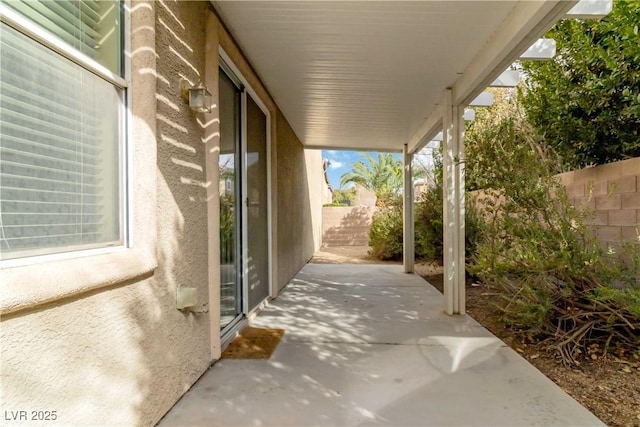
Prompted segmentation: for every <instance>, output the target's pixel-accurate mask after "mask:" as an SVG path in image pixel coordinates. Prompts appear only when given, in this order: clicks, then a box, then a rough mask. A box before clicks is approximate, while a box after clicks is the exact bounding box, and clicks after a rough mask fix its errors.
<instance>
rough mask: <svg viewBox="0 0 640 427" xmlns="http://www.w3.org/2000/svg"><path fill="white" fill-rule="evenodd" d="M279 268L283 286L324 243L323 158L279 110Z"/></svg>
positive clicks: (279, 280)
mask: <svg viewBox="0 0 640 427" xmlns="http://www.w3.org/2000/svg"><path fill="white" fill-rule="evenodd" d="M276 117H277V120H276V126H277V153H278V163H277V192H278V200H277V210H278V225H277V226H278V235H277V254H278V256H277V266H278V285H279V286H280V287H282V286H284V285H286V283H287V282H288V281H289V279H291V277H293V276H294V275H295V274H296V273H297V272H298V271H299V270H300V269H301V268H302V267H303V266H304V264H305V263H306V262H307V261H308V260H309V259H310V258H311V257H312V256H313V254H314V253H315V251H316V250H318V248H319V247H320V244H321V231H322V230H321V227H322V217H321V216H322V186H323V185H324V184H323V181H324V176H323V171H322V155H321V152H320V151H318V150H305V149H304V148H303V146H302V144H301V143H300V140H299V139H298V137H297V136H296V134H295V133H294V131H293V129H291V126H290V125H289V123H288V122H287V121H286V119H285V117H284V116H283V115H282V114H281V113H280V112H279V111H278V114H277V116H276Z"/></svg>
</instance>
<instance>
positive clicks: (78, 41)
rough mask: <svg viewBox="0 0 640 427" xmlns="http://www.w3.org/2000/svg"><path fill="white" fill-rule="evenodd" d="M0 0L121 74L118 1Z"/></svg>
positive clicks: (119, 9)
mask: <svg viewBox="0 0 640 427" xmlns="http://www.w3.org/2000/svg"><path fill="white" fill-rule="evenodd" d="M3 3H4V4H6V5H7V6H9V7H10V8H12V9H13V10H15V11H16V12H18V13H19V14H21V15H23V16H25V17H26V18H28V19H29V20H31V21H32V22H33V23H35V24H37V25H38V26H40V27H41V28H43V29H45V30H47V31H49V32H50V33H51V34H53V35H55V36H56V37H58V38H60V39H61V40H62V41H64V42H65V43H67V44H69V45H71V46H72V47H74V48H76V49H77V50H79V51H80V52H82V53H84V54H86V55H88V56H89V57H91V58H92V59H94V60H96V61H97V62H99V63H100V64H102V65H104V66H106V67H107V68H109V69H110V70H111V71H113V72H114V73H116V74H122V61H121V58H122V55H121V54H120V53H121V52H120V49H119V47H120V45H121V44H122V40H121V31H119V30H120V21H121V4H120V2H119V1H115V0H99V1H92V0H83V1H70V0H55V1H54V0H46V1H37V0H9V1H6V0H4V1H3Z"/></svg>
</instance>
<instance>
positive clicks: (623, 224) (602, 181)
mask: <svg viewBox="0 0 640 427" xmlns="http://www.w3.org/2000/svg"><path fill="white" fill-rule="evenodd" d="M558 177H559V178H560V180H561V181H562V182H563V183H564V185H565V186H566V187H567V193H568V195H569V198H570V200H571V202H572V203H573V204H574V206H587V207H588V208H589V209H590V210H591V211H593V212H594V216H593V218H591V219H590V224H591V226H592V227H593V229H594V231H595V233H596V235H597V236H598V240H599V241H600V243H601V244H602V245H603V246H608V247H611V248H613V249H618V248H619V246H620V242H622V241H635V242H636V243H637V242H638V241H639V240H638V239H639V237H638V233H640V228H639V227H640V157H638V158H634V159H629V160H623V161H621V162H616V163H610V164H607V165H602V166H596V167H591V168H586V169H581V170H577V171H573V172H567V173H563V174H561V175H558Z"/></svg>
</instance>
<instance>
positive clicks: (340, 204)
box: [322, 202, 349, 208]
mask: <svg viewBox="0 0 640 427" xmlns="http://www.w3.org/2000/svg"><path fill="white" fill-rule="evenodd" d="M344 206H349V205H347V204H345V203H339V202H333V203H325V204H324V205H322V207H323V208H328V207H344Z"/></svg>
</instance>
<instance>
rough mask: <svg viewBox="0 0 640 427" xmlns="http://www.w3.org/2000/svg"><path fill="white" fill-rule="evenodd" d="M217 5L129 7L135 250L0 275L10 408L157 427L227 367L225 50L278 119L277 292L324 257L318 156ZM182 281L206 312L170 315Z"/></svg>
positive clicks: (2, 393) (71, 420)
mask: <svg viewBox="0 0 640 427" xmlns="http://www.w3.org/2000/svg"><path fill="white" fill-rule="evenodd" d="M210 8H211V5H210V3H209V2H203V1H194V2H187V1H179V2H168V1H150V0H146V1H139V0H133V1H132V3H131V22H132V28H131V37H132V40H131V44H132V45H131V65H132V76H131V77H132V83H131V87H130V93H131V97H132V103H131V111H132V115H131V122H130V124H131V138H130V141H129V143H130V151H131V160H132V161H131V185H130V195H131V209H132V213H131V219H132V226H131V230H132V241H131V245H130V247H128V248H121V249H117V250H115V251H110V252H108V253H105V254H99V255H94V256H83V257H72V258H70V259H66V260H60V261H50V262H45V263H39V264H34V265H25V266H20V267H17V268H7V269H3V270H0V285H1V286H2V292H0V312H1V313H2V318H1V319H0V320H1V324H0V339H1V344H2V345H1V347H0V351H1V356H0V361H1V372H0V374H1V385H2V387H1V388H0V407H1V408H2V410H3V411H20V410H29V411H30V410H36V411H37V410H42V411H56V416H57V419H56V422H55V423H56V425H153V424H154V423H156V422H157V421H158V420H159V419H160V418H161V417H162V416H163V415H164V413H165V412H166V411H168V410H169V409H170V408H171V406H172V405H173V404H174V403H175V402H176V401H177V400H178V399H179V398H180V396H181V395H182V394H183V393H184V392H185V391H186V390H187V389H188V388H189V387H190V386H191V385H192V384H193V383H194V382H195V381H196V380H197V378H198V377H199V376H200V375H201V374H202V373H203V372H204V371H205V370H206V369H207V367H208V366H209V365H210V363H211V361H212V360H214V359H216V358H217V357H218V356H219V353H220V329H219V296H220V290H219V288H220V285H219V274H220V273H219V248H218V243H219V242H218V237H219V218H218V210H219V206H218V199H219V194H218V192H219V188H218V186H217V185H210V183H211V182H218V176H217V173H218V150H217V147H218V139H219V133H218V132H219V126H218V120H217V119H218V109H217V104H218V94H217V87H218V84H217V76H218V48H219V46H220V47H222V48H223V49H224V50H225V52H226V53H227V54H228V55H229V57H230V58H231V60H232V61H233V63H234V65H235V66H236V67H237V68H238V70H239V71H240V73H242V75H243V76H244V77H245V78H246V79H247V81H248V83H249V84H250V85H251V86H252V87H253V89H254V90H255V91H256V93H257V94H258V96H259V97H260V99H261V100H262V101H263V102H264V103H265V104H266V105H267V108H268V109H269V111H270V114H271V119H272V121H271V149H272V152H271V156H272V169H271V177H272V184H273V185H272V204H273V216H272V228H273V232H274V239H273V242H272V245H273V252H274V254H275V256H276V259H275V260H274V261H275V263H274V268H273V270H274V283H276V285H279V286H282V285H284V284H285V283H286V282H287V280H288V279H289V278H290V277H291V276H292V275H293V274H295V273H296V272H297V271H298V270H299V269H300V268H301V267H302V266H303V265H304V263H305V262H306V261H307V260H308V259H309V258H310V257H311V256H312V255H313V253H314V252H315V250H316V249H317V248H318V247H319V244H320V239H321V203H322V202H321V196H322V190H321V189H322V183H323V176H322V159H321V156H320V152H319V151H306V152H305V150H303V148H302V145H301V144H300V141H299V140H298V139H297V137H296V135H295V134H294V132H293V131H292V130H291V128H290V126H289V125H288V123H287V121H286V119H285V118H284V117H283V116H282V115H281V114H280V113H279V111H277V107H276V106H275V104H274V103H273V100H272V99H271V98H270V96H269V94H268V93H267V91H266V89H265V88H264V87H263V86H262V85H261V83H260V81H259V79H258V78H257V76H256V74H255V73H254V72H253V70H252V68H251V66H250V65H249V63H248V62H247V61H246V60H245V59H244V58H243V56H242V53H241V51H240V50H239V48H238V47H237V45H236V44H235V43H234V42H233V40H232V38H231V37H230V35H229V34H228V33H227V31H226V30H225V28H224V27H223V26H222V25H220V23H219V21H218V19H217V18H216V17H215V15H213V14H212V13H211V9H210ZM181 78H186V79H187V80H188V81H190V82H191V83H193V84H195V83H197V82H198V81H199V80H203V81H204V82H205V83H206V85H207V87H208V88H209V90H210V91H211V92H212V99H213V104H214V109H213V111H212V113H211V114H199V115H198V114H194V113H192V112H191V111H190V110H189V109H188V106H187V105H186V104H185V103H184V101H183V100H182V99H181V97H180V91H179V84H180V80H181ZM276 129H278V130H279V131H280V132H279V133H276ZM279 212H280V214H279ZM180 284H184V285H186V286H192V287H195V288H197V289H198V295H199V306H198V307H196V310H197V311H198V313H193V312H181V311H178V310H177V309H176V306H175V304H176V297H175V294H176V288H177V286H178V285H180ZM17 424H19V423H16V425H17Z"/></svg>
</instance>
